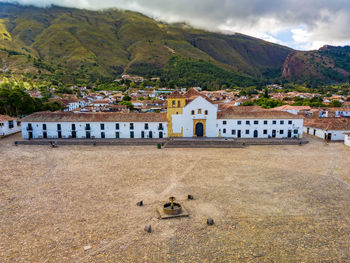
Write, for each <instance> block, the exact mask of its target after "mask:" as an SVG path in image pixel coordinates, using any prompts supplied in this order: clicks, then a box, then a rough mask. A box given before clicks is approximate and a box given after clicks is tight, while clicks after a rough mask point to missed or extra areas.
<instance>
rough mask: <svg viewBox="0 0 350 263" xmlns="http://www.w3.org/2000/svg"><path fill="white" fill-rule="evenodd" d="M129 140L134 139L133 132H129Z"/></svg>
mask: <svg viewBox="0 0 350 263" xmlns="http://www.w3.org/2000/svg"><path fill="white" fill-rule="evenodd" d="M130 138H131V139H132V138H134V132H133V131H131V132H130Z"/></svg>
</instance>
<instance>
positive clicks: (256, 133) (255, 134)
mask: <svg viewBox="0 0 350 263" xmlns="http://www.w3.org/2000/svg"><path fill="white" fill-rule="evenodd" d="M254 138H258V131H257V130H255V131H254Z"/></svg>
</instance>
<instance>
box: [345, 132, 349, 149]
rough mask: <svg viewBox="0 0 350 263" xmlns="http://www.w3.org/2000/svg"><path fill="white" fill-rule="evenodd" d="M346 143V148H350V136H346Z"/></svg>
mask: <svg viewBox="0 0 350 263" xmlns="http://www.w3.org/2000/svg"><path fill="white" fill-rule="evenodd" d="M344 143H345V145H346V146H350V134H347V135H345V138H344Z"/></svg>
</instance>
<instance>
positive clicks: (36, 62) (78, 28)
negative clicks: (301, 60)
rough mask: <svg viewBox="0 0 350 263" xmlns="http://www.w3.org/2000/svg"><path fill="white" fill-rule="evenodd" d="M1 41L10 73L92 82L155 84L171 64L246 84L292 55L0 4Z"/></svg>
mask: <svg viewBox="0 0 350 263" xmlns="http://www.w3.org/2000/svg"><path fill="white" fill-rule="evenodd" d="M0 36H1V37H0V54H1V58H2V60H3V63H5V64H6V66H7V67H8V68H9V69H10V70H12V72H18V73H22V72H31V73H38V72H40V73H41V74H56V75H59V74H61V75H62V76H64V77H65V78H71V77H72V76H73V77H74V76H75V77H76V78H89V79H91V80H96V79H99V78H115V77H117V76H118V75H121V74H123V73H131V74H137V75H143V76H150V75H152V76H161V75H162V74H164V70H163V69H164V67H165V66H167V65H168V62H169V59H170V58H172V57H178V58H181V59H188V61H193V60H196V61H205V62H206V63H209V64H210V65H212V66H215V67H218V68H220V69H222V70H224V71H225V72H226V73H227V74H231V75H232V78H234V77H237V79H239V78H246V79H250V80H251V81H252V80H253V79H260V78H263V77H264V73H266V72H270V71H276V70H280V69H281V66H282V64H283V62H284V60H285V58H286V57H287V56H288V54H289V53H290V51H291V50H290V49H289V48H286V47H282V46H279V45H275V44H271V43H268V42H265V41H262V40H259V39H255V38H251V37H248V36H244V35H240V34H235V35H223V34H217V33H210V32H206V31H203V30H197V29H193V28H191V27H189V26H187V25H182V24H176V25H169V24H164V23H160V22H157V21H155V20H153V19H151V18H149V17H147V16H144V15H142V14H139V13H135V12H129V11H121V10H105V11H88V10H78V9H70V8H62V7H57V6H54V7H51V8H36V7H32V6H25V7H24V6H19V5H14V4H5V3H0ZM13 51H15V52H13ZM11 52H12V54H9V53H11ZM168 66H170V65H168ZM167 69H168V70H167V71H168V72H169V67H167ZM226 73H225V74H226Z"/></svg>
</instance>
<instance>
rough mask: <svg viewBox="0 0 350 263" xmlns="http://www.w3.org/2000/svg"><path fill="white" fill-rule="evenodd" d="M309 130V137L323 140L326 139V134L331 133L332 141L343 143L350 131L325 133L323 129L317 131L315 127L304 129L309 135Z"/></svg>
mask: <svg viewBox="0 0 350 263" xmlns="http://www.w3.org/2000/svg"><path fill="white" fill-rule="evenodd" d="M308 128H309V135H313V136H316V137H319V138H321V139H324V138H325V134H328V133H331V134H332V138H331V140H332V141H343V140H344V138H345V135H344V134H345V133H348V132H350V131H338V130H337V131H334V130H333V131H324V130H322V129H317V128H313V127H304V132H305V133H307V132H308Z"/></svg>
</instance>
